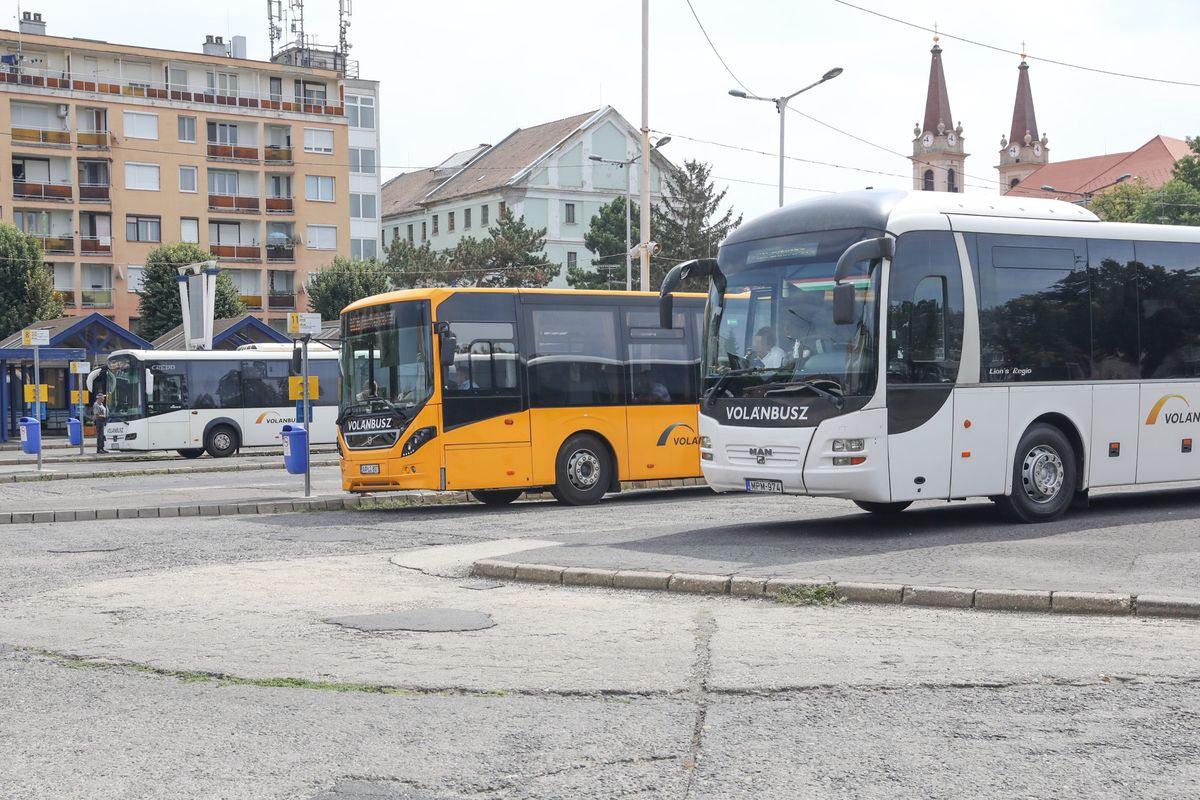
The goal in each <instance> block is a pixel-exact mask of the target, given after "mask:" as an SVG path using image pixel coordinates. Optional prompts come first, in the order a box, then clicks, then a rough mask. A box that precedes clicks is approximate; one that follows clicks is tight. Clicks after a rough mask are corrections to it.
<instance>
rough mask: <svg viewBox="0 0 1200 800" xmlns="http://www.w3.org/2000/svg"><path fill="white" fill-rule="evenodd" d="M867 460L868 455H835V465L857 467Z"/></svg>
mask: <svg viewBox="0 0 1200 800" xmlns="http://www.w3.org/2000/svg"><path fill="white" fill-rule="evenodd" d="M866 460H867V457H866V456H834V457H833V465H834V466H835V467H856V466H858V465H859V464H861V463H863V462H864V461H866Z"/></svg>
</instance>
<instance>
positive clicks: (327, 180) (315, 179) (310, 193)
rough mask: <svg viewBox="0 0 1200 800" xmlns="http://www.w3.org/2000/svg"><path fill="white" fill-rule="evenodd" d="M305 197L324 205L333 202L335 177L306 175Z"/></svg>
mask: <svg viewBox="0 0 1200 800" xmlns="http://www.w3.org/2000/svg"><path fill="white" fill-rule="evenodd" d="M304 196H305V197H306V198H308V199H309V200H317V201H320V202H322V203H332V202H333V176H331V175H305V176H304Z"/></svg>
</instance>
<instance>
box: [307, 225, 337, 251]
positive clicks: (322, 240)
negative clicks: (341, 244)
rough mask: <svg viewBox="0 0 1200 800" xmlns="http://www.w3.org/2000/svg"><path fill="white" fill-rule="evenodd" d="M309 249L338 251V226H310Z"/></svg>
mask: <svg viewBox="0 0 1200 800" xmlns="http://www.w3.org/2000/svg"><path fill="white" fill-rule="evenodd" d="M308 249H309V250H336V249H337V226H336V225H309V226H308Z"/></svg>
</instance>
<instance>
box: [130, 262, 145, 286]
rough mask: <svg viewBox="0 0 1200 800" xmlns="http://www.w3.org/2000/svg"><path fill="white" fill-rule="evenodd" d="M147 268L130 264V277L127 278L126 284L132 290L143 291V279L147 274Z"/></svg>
mask: <svg viewBox="0 0 1200 800" xmlns="http://www.w3.org/2000/svg"><path fill="white" fill-rule="evenodd" d="M145 271H146V268H145V267H142V266H134V265H133V264H130V265H129V277H128V278H126V279H125V286H126V288H127V289H129V291H130V292H141V291H142V279H143V277H144V275H145Z"/></svg>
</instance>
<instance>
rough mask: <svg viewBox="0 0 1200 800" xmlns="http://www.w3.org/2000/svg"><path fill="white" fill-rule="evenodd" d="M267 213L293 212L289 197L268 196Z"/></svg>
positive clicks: (293, 208)
mask: <svg viewBox="0 0 1200 800" xmlns="http://www.w3.org/2000/svg"><path fill="white" fill-rule="evenodd" d="M267 213H268V214H293V213H295V207H294V204H293V203H292V198H290V197H268V198H267Z"/></svg>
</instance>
